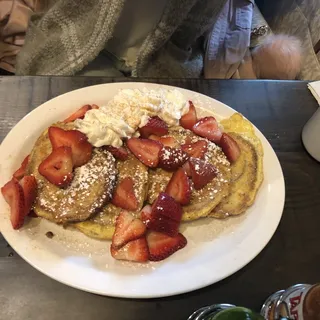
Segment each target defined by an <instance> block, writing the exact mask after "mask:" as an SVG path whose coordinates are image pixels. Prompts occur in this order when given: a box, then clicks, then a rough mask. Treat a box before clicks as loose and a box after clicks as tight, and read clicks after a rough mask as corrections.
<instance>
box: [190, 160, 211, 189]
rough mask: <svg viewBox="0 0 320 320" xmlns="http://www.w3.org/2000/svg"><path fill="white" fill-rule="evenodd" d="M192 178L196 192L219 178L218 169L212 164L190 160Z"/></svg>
mask: <svg viewBox="0 0 320 320" xmlns="http://www.w3.org/2000/svg"><path fill="white" fill-rule="evenodd" d="M189 165H190V172H191V178H192V181H193V185H194V188H195V189H196V190H199V189H202V188H203V187H205V186H206V185H207V184H208V183H209V182H210V181H212V180H213V178H215V177H216V176H217V169H216V167H215V166H213V165H212V164H211V163H209V162H206V161H203V160H201V159H197V158H190V160H189Z"/></svg>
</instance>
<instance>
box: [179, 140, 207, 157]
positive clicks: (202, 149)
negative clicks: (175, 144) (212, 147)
mask: <svg viewBox="0 0 320 320" xmlns="http://www.w3.org/2000/svg"><path fill="white" fill-rule="evenodd" d="M181 149H182V150H183V151H185V152H186V153H187V154H188V155H189V156H190V157H193V158H199V159H202V158H203V157H204V155H205V154H206V152H207V151H208V143H207V141H205V140H200V141H197V142H194V143H190V144H183V145H182V146H181Z"/></svg>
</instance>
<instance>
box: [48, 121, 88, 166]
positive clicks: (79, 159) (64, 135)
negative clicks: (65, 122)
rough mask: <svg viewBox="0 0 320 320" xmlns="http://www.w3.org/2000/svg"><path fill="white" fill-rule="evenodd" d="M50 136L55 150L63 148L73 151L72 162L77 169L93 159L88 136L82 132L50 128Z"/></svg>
mask: <svg viewBox="0 0 320 320" xmlns="http://www.w3.org/2000/svg"><path fill="white" fill-rule="evenodd" d="M48 134H49V139H50V141H51V144H52V148H53V149H56V148H59V147H62V146H64V147H70V148H71V149H72V161H73V165H74V166H75V167H80V166H82V165H84V164H86V163H87V162H88V161H89V160H90V159H91V156H92V145H91V144H90V143H89V142H88V138H87V136H86V135H85V134H83V133H82V132H80V131H78V130H63V129H61V128H58V127H50V128H49V130H48Z"/></svg>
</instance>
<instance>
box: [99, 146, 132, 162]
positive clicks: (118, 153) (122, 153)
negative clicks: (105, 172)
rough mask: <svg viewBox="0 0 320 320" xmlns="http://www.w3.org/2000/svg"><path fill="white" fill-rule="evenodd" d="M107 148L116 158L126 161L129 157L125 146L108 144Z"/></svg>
mask: <svg viewBox="0 0 320 320" xmlns="http://www.w3.org/2000/svg"><path fill="white" fill-rule="evenodd" d="M105 149H106V150H107V151H110V152H111V153H112V155H113V156H114V157H115V158H116V159H119V160H122V161H124V160H127V159H128V157H129V153H128V151H127V150H126V149H125V148H123V147H119V148H115V147H113V146H106V147H105Z"/></svg>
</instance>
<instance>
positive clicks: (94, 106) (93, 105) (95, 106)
mask: <svg viewBox="0 0 320 320" xmlns="http://www.w3.org/2000/svg"><path fill="white" fill-rule="evenodd" d="M91 109H100V107H99V106H97V105H96V104H92V105H91Z"/></svg>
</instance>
